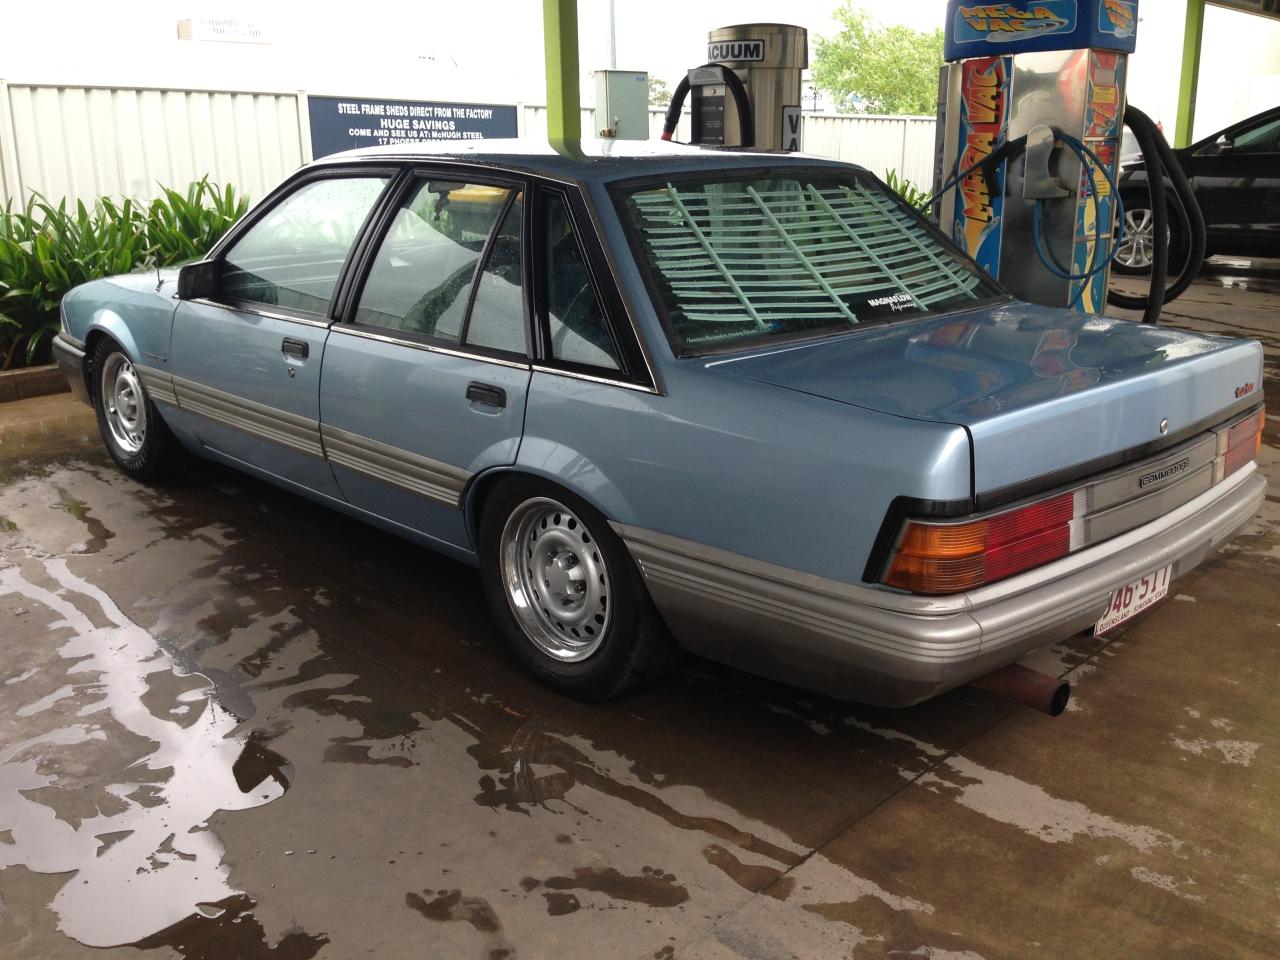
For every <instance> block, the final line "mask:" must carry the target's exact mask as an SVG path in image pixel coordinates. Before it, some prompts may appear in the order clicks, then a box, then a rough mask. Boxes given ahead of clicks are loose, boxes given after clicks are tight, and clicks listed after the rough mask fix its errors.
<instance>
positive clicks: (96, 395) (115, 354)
mask: <svg viewBox="0 0 1280 960" xmlns="http://www.w3.org/2000/svg"><path fill="white" fill-rule="evenodd" d="M89 362H90V366H89V383H90V389H91V390H92V391H93V405H94V408H95V410H96V411H97V414H98V432H99V433H101V434H102V442H103V443H104V444H105V445H106V447H107V453H109V454H111V459H112V460H114V461H115V462H116V465H117V466H118V467H119V468H120V469H121V470H123V471H124V473H125V474H126V475H128V476H129V477H131V478H132V479H134V480H143V481H147V480H158V479H161V478H162V477H165V476H167V475H168V474H170V473H171V472H172V470H173V469H174V468H175V467H176V465H177V463H178V461H179V459H180V456H181V446H180V445H179V443H178V441H177V439H176V438H175V437H174V436H173V434H172V433H171V432H170V431H169V427H168V425H167V424H166V423H165V422H164V419H163V418H162V417H161V416H160V413H159V411H157V410H156V405H155V404H154V403H152V401H151V398H150V397H149V396H147V392H146V389H145V388H144V387H143V386H142V383H141V381H137V383H136V391H137V392H136V399H137V400H139V401H140V403H137V405H136V406H137V408H138V409H140V410H141V411H142V412H143V419H142V423H143V429H142V431H141V437H140V443H139V444H138V445H137V449H130V448H129V447H128V446H126V445H125V443H123V442H122V441H121V440H120V439H118V438H117V436H116V435H115V433H114V432H113V430H112V426H111V423H110V422H109V421H110V420H111V419H112V418H113V413H112V410H113V409H114V403H113V400H114V398H113V397H111V396H108V395H107V393H109V392H110V391H109V388H108V389H104V386H103V376H104V373H106V372H107V371H108V370H110V369H112V368H113V366H115V365H117V364H120V363H121V362H123V363H125V364H128V366H129V367H130V368H132V365H133V361H132V360H131V359H130V358H129V355H128V354H126V353H125V352H124V350H122V349H121V348H120V345H119V344H117V343H116V342H115V341H114V340H109V339H107V338H105V337H104V338H103V339H101V340H99V341H98V342H97V344H96V345H95V346H94V349H93V353H92V354H91V355H90V361H89Z"/></svg>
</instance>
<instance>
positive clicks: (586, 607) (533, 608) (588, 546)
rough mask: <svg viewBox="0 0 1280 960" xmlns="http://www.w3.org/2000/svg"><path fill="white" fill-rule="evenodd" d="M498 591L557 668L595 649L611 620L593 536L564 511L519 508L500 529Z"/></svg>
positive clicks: (541, 500)
mask: <svg viewBox="0 0 1280 960" xmlns="http://www.w3.org/2000/svg"><path fill="white" fill-rule="evenodd" d="M500 550H501V553H502V578H503V587H504V589H505V591H506V594H507V602H508V603H510V604H511V610H512V612H513V613H514V614H515V615H516V619H517V620H518V621H519V622H520V626H521V627H522V628H523V630H524V634H525V636H526V637H528V638H529V639H530V640H531V641H532V642H533V644H534V645H535V646H536V647H537V648H538V649H539V650H540V651H542V652H543V653H545V654H547V655H548V656H550V657H552V658H554V659H556V660H558V661H561V662H563V663H576V662H577V661H580V660H585V659H586V658H587V657H589V656H591V655H592V654H593V653H595V652H596V650H597V649H599V647H600V644H601V642H602V641H603V639H604V634H605V631H606V630H608V628H609V619H610V615H611V604H610V584H609V571H608V568H607V567H606V564H605V559H604V553H603V552H602V551H601V549H600V544H599V542H598V541H597V540H596V538H595V535H594V534H592V532H591V531H590V530H589V529H587V526H586V524H584V523H583V522H582V520H581V519H580V518H579V517H578V516H577V515H576V514H574V513H573V511H572V510H570V509H568V508H567V507H566V506H565V505H564V504H562V503H559V502H557V501H556V500H552V499H550V498H548V497H534V498H532V499H530V500H526V501H525V502H524V503H522V504H520V506H518V507H517V508H516V509H515V510H513V511H512V513H511V516H510V517H508V518H507V523H506V525H505V526H504V527H503V528H502V540H501V543H500Z"/></svg>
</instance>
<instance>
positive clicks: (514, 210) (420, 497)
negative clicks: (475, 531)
mask: <svg viewBox="0 0 1280 960" xmlns="http://www.w3.org/2000/svg"><path fill="white" fill-rule="evenodd" d="M522 187H523V185H522V184H520V183H517V182H514V181H506V182H503V181H499V180H494V181H487V182H476V181H475V178H474V177H468V178H467V180H466V181H464V180H460V179H457V178H455V177H449V176H446V175H444V174H439V175H437V174H424V175H422V176H419V177H417V178H415V179H412V180H409V181H408V182H406V183H405V184H404V185H403V187H402V188H401V195H400V198H399V201H398V205H397V207H396V210H395V213H394V215H393V216H392V217H390V218H388V223H387V226H386V227H385V229H384V232H383V236H382V238H381V241H380V243H379V245H378V247H377V252H376V253H375V254H374V255H373V256H372V258H371V261H370V263H369V266H368V268H367V271H366V273H365V277H364V280H363V283H362V285H361V286H360V287H359V288H358V289H357V292H356V294H355V296H353V297H352V298H351V307H350V309H349V311H348V313H349V316H348V317H347V318H346V321H345V322H343V323H338V324H335V325H334V327H333V331H332V333H331V335H330V337H329V343H328V346H327V347H326V349H325V355H324V376H323V378H322V381H321V386H320V419H321V424H322V425H321V432H322V436H323V442H324V446H325V452H326V455H327V456H328V458H329V462H330V464H331V465H332V467H333V472H334V475H335V476H336V477H337V480H338V483H339V485H340V486H341V489H342V492H343V494H344V495H345V497H346V499H347V500H349V501H350V502H351V503H352V504H354V505H355V506H357V507H360V508H361V509H364V510H367V511H369V512H370V513H373V514H376V515H378V516H379V517H381V518H383V519H384V520H389V521H391V522H392V523H394V524H397V525H399V526H401V527H404V528H407V529H409V530H412V531H415V532H417V533H419V534H422V535H425V536H427V537H428V538H430V539H432V540H435V541H437V542H440V543H443V544H448V545H450V546H453V547H456V548H458V549H461V550H469V549H471V548H472V546H473V545H472V544H471V542H470V536H469V534H468V532H467V529H466V525H465V523H464V520H463V514H462V510H461V498H462V496H463V493H464V491H465V489H466V486H467V484H468V482H469V481H470V480H471V478H472V477H473V476H475V475H476V474H477V473H479V472H481V471H483V470H485V469H487V468H490V467H495V466H501V465H506V464H512V463H514V462H515V459H516V454H517V452H518V450H519V446H520V437H521V434H522V432H523V428H524V408H525V395H526V392H527V390H528V385H529V377H530V365H529V360H528V343H527V334H526V330H527V326H528V324H527V321H526V317H527V315H528V310H527V304H526V300H527V298H526V294H525V291H526V286H527V285H526V283H525V280H524V272H525V255H524V248H525V244H524V206H525V204H524V194H523V189H522Z"/></svg>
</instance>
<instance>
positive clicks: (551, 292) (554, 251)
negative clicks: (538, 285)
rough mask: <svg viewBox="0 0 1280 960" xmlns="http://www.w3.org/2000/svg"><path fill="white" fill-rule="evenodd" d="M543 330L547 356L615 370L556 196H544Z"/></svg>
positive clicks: (604, 323) (601, 319) (578, 252)
mask: <svg viewBox="0 0 1280 960" xmlns="http://www.w3.org/2000/svg"><path fill="white" fill-rule="evenodd" d="M544 198H545V199H544V201H543V202H544V203H545V208H544V216H543V220H542V222H543V229H544V230H545V235H544V236H543V244H542V250H543V254H544V256H545V258H546V262H545V264H544V268H545V270H546V278H547V297H546V319H547V334H548V337H549V341H550V349H551V356H552V358H553V359H556V360H560V361H563V362H566V363H580V364H585V365H587V366H592V367H602V368H604V369H607V370H617V369H619V368H620V364H619V363H618V354H617V349H616V347H615V346H614V343H613V337H612V336H611V335H610V333H609V324H608V322H607V321H606V320H605V316H604V311H603V310H601V309H600V301H599V299H597V297H596V291H595V287H594V286H593V285H592V283H591V272H590V271H589V270H588V269H587V262H586V260H585V259H584V258H583V256H582V248H581V247H580V246H579V245H578V238H577V235H576V234H575V233H574V229H573V221H572V219H571V218H570V216H569V209H568V207H567V206H565V201H564V199H563V198H562V197H560V196H559V195H558V194H555V193H547V194H544Z"/></svg>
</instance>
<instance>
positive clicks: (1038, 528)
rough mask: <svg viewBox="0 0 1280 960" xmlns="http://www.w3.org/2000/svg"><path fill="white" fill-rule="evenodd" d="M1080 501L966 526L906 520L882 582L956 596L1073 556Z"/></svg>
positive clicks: (1047, 503)
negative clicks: (1074, 523) (1072, 536)
mask: <svg viewBox="0 0 1280 960" xmlns="http://www.w3.org/2000/svg"><path fill="white" fill-rule="evenodd" d="M1080 506H1083V501H1081V502H1080V503H1079V504H1078V503H1077V497H1076V495H1075V493H1064V494H1061V495H1060V496H1056V497H1052V498H1051V499H1048V500H1041V501H1040V502H1038V503H1033V504H1030V505H1029V506H1025V507H1019V508H1017V509H1014V510H1007V511H1005V512H1004V513H997V514H993V515H992V516H989V517H984V518H983V519H981V520H971V521H969V522H967V523H927V522H924V521H921V520H909V521H907V524H906V527H905V529H904V530H903V533H902V539H901V540H900V542H899V544H898V549H897V552H896V553H895V554H894V557H893V561H892V563H891V564H890V567H889V573H888V576H886V577H885V583H887V584H889V586H891V587H899V588H901V589H903V590H910V591H912V592H913V593H958V592H960V591H963V590H970V589H972V588H973V587H978V586H981V585H983V584H986V583H994V582H995V581H997V580H1003V579H1004V578H1005V577H1010V576H1013V575H1014V574H1015V573H1021V572H1022V571H1024V570H1030V569H1031V568H1032V567H1038V566H1040V565H1041V564H1043V563H1048V562H1049V561H1050V560H1057V559H1058V558H1059V557H1065V556H1066V555H1067V554H1068V553H1070V552H1071V521H1072V520H1073V519H1075V517H1076V513H1077V510H1078V508H1079V507H1080Z"/></svg>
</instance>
